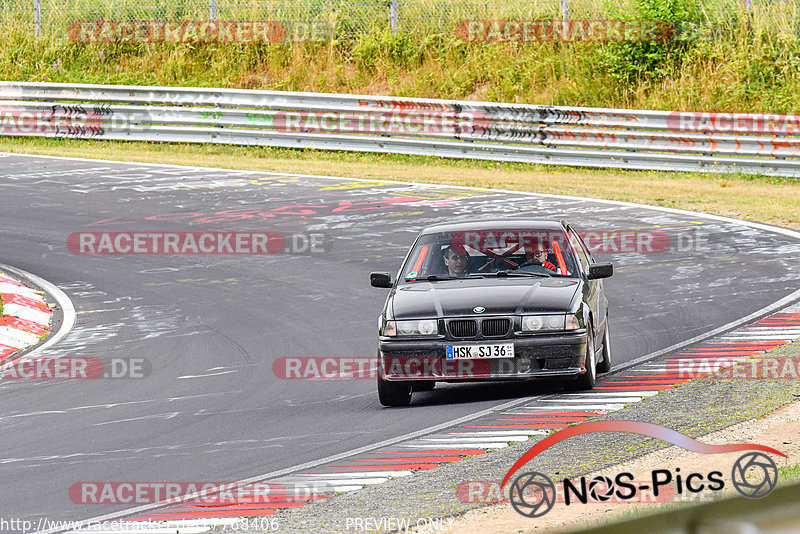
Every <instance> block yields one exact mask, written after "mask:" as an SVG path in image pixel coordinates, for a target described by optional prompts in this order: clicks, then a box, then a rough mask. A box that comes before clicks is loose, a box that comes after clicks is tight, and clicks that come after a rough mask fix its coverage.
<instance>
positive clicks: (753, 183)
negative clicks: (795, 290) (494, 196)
mask: <svg viewBox="0 0 800 534" xmlns="http://www.w3.org/2000/svg"><path fill="white" fill-rule="evenodd" d="M0 151H2V152H15V153H28V154H40V155H52V156H69V157H80V158H92V159H107V160H120V161H136V162H147V163H171V164H177V165H195V166H204V167H220V168H231V169H245V170H258V171H275V172H288V173H302V174H320V175H330V176H343V177H348V178H370V179H376V180H402V181H407V182H420V183H436V184H447V185H463V186H473V187H486V188H491V189H512V190H518V191H532V192H537V193H548V194H561V195H578V196H585V197H591V198H603V199H609V200H621V201H627V202H638V203H642V204H651V205H656V206H666V207H670V208H681V209H687V210H694V211H701V212H707V213H714V214H717V215H724V216H728V217H734V218H737V219H745V220H752V221H758V222H763V223H768V224H774V225H777V226H785V227H791V228H800V210H798V209H797V206H800V187H798V186H800V179H798V178H783V177H768V176H752V175H731V174H710V173H708V174H706V173H683V172H659V171H625V170H616V169H589V168H580V169H576V168H572V167H561V166H545V165H536V164H525V163H499V162H488V161H475V160H455V159H445V158H432V157H424V156H404V155H391V154H389V155H384V154H366V153H356V152H326V151H317V150H292V149H277V148H262V147H239V146H223V145H194V144H170V143H145V142H117V141H92V140H75V139H48V138H25V137H20V138H12V137H5V138H0Z"/></svg>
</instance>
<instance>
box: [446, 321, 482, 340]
mask: <svg viewBox="0 0 800 534" xmlns="http://www.w3.org/2000/svg"><path fill="white" fill-rule="evenodd" d="M449 326H450V334H451V335H452V336H453V337H475V336H477V335H478V323H477V322H476V321H475V320H474V319H460V320H457V321H450V325H449Z"/></svg>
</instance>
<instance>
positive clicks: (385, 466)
mask: <svg viewBox="0 0 800 534" xmlns="http://www.w3.org/2000/svg"><path fill="white" fill-rule="evenodd" d="M435 467H439V464H380V465H326V466H324V467H323V469H383V470H386V469H398V470H403V469H433V468H435Z"/></svg>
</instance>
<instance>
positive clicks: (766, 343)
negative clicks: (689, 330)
mask: <svg viewBox="0 0 800 534" xmlns="http://www.w3.org/2000/svg"><path fill="white" fill-rule="evenodd" d="M787 343H788V341H784V340H782V339H770V340H764V339H754V340H752V341H717V342H713V343H706V344H705V345H701V346H699V347H694V348H695V349H708V348H720V347H727V348H746V347H773V346H777V345H785V344H787ZM689 350H692V349H689Z"/></svg>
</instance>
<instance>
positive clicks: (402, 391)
mask: <svg viewBox="0 0 800 534" xmlns="http://www.w3.org/2000/svg"><path fill="white" fill-rule="evenodd" d="M378 400H379V401H381V404H383V405H384V406H408V405H409V404H411V385H410V384H409V383H408V382H387V381H386V380H383V379H382V378H381V377H378Z"/></svg>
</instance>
